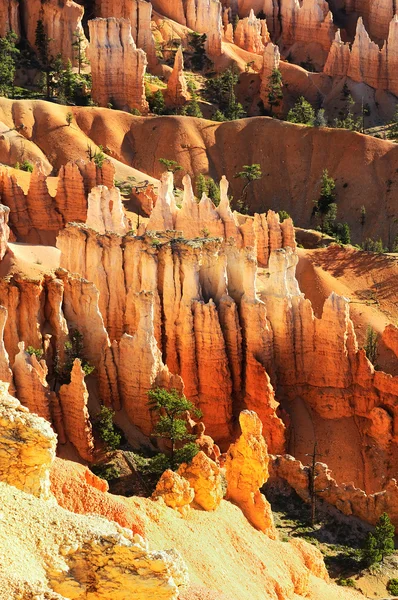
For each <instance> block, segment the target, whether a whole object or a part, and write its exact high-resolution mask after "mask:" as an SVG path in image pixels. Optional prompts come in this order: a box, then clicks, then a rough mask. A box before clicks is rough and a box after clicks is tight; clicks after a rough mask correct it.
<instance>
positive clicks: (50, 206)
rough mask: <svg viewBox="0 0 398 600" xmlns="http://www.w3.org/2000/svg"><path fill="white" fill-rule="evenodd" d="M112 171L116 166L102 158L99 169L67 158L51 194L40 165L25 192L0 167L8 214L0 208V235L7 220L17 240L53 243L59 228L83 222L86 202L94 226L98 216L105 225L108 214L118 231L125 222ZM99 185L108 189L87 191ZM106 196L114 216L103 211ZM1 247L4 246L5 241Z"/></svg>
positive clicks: (0, 179)
mask: <svg viewBox="0 0 398 600" xmlns="http://www.w3.org/2000/svg"><path fill="white" fill-rule="evenodd" d="M114 174H115V169H114V167H113V165H112V163H111V162H110V161H105V162H104V164H103V165H102V168H101V169H100V168H99V167H98V166H96V165H95V164H94V163H93V162H84V161H76V162H68V163H66V165H65V166H63V167H61V169H60V170H59V173H58V178H57V186H56V192H55V197H53V196H51V195H50V193H49V185H48V181H49V180H48V178H47V176H45V175H44V173H43V172H42V171H41V170H40V169H36V170H35V171H34V172H33V173H32V175H31V176H30V178H29V184H28V190H27V192H26V193H25V191H24V190H23V189H22V187H21V186H20V185H19V183H18V181H17V178H16V176H15V174H10V173H9V171H8V170H7V169H6V168H0V194H1V198H2V201H3V203H4V204H5V205H6V207H8V209H9V211H8V214H7V210H5V211H4V212H3V215H4V216H3V220H4V224H3V226H2V231H3V238H4V237H7V231H8V229H7V227H8V225H7V224H8V223H9V225H10V227H11V230H12V232H13V234H15V236H16V238H17V240H18V241H23V242H28V243H45V244H55V239H56V236H57V234H58V232H59V230H60V229H62V227H63V226H64V225H65V224H66V223H69V222H77V223H79V222H82V223H85V222H86V220H87V218H88V213H87V211H88V207H89V205H90V217H89V218H90V222H91V224H92V225H93V226H94V227H97V224H98V221H99V220H102V221H103V222H104V225H103V226H105V221H104V219H105V220H106V222H108V221H109V218H110V219H111V221H112V219H113V220H114V221H115V219H116V220H117V221H118V223H116V221H115V222H114V223H113V222H112V226H111V229H113V227H115V228H116V231H120V228H122V229H123V228H124V227H125V224H124V218H123V217H122V216H121V215H120V211H121V204H120V194H119V192H118V190H116V189H115V188H114V187H113V186H114ZM98 185H99V186H105V188H106V189H107V190H108V188H109V191H107V192H106V193H105V191H104V192H103V193H101V191H98V190H97V191H93V194H92V195H89V192H91V191H92V190H93V188H96V186H98ZM101 189H102V188H101ZM104 194H105V195H104ZM118 194H119V195H118ZM105 196H108V202H109V203H110V202H112V206H113V205H114V208H113V209H112V212H113V213H114V216H112V215H111V216H110V217H109V216H108V213H109V209H108V210H106V211H105V208H106V200H105ZM101 206H102V208H101ZM104 211H105V212H106V214H105V213H104ZM116 211H117V212H118V217H117V218H116ZM98 226H99V225H98ZM123 230H124V231H125V229H123ZM2 247H3V250H4V243H3V246H2Z"/></svg>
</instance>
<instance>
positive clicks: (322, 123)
mask: <svg viewBox="0 0 398 600" xmlns="http://www.w3.org/2000/svg"><path fill="white" fill-rule="evenodd" d="M314 127H327V120H326V117H325V109H324V108H320V109H319V110H317V111H316V115H315V119H314Z"/></svg>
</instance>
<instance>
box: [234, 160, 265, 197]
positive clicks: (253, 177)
mask: <svg viewBox="0 0 398 600" xmlns="http://www.w3.org/2000/svg"><path fill="white" fill-rule="evenodd" d="M262 176H263V174H262V171H261V167H260V165H259V164H254V165H243V167H242V171H238V173H235V175H234V177H235V178H238V179H244V180H246V183H245V185H244V186H243V190H242V195H241V198H240V200H241V202H242V206H246V196H247V191H248V188H249V186H250V184H252V183H253V182H254V181H257V180H258V179H261V178H262Z"/></svg>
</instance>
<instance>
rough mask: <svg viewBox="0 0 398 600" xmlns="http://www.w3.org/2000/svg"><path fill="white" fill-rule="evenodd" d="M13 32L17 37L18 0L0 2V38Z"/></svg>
mask: <svg viewBox="0 0 398 600" xmlns="http://www.w3.org/2000/svg"><path fill="white" fill-rule="evenodd" d="M7 31H13V32H14V33H16V34H17V36H18V37H19V35H20V24H19V0H1V2H0V36H1V37H3V36H5V35H6V33H7Z"/></svg>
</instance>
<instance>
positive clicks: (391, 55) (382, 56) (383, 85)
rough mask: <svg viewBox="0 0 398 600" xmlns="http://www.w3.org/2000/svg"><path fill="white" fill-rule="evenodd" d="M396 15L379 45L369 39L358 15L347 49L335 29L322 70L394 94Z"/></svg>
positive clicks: (396, 90)
mask: <svg viewBox="0 0 398 600" xmlns="http://www.w3.org/2000/svg"><path fill="white" fill-rule="evenodd" d="M397 65H398V16H397V15H395V16H394V17H393V19H392V21H391V22H390V24H389V30H388V37H387V39H386V41H385V42H384V45H383V47H382V48H381V49H380V48H379V46H378V45H377V44H376V43H375V42H374V41H372V40H371V38H370V36H369V34H368V32H367V30H366V28H365V25H364V23H363V20H362V18H359V19H358V23H357V29H356V34H355V39H354V43H353V44H352V47H351V49H350V47H349V45H348V44H344V43H343V42H342V41H341V36H340V34H339V33H337V34H336V37H335V40H334V41H333V44H332V46H331V49H330V52H329V55H328V59H327V61H326V64H325V68H324V72H325V73H326V74H327V75H330V76H331V77H341V76H348V77H350V78H351V79H353V80H354V81H357V82H359V83H366V84H367V85H369V86H371V87H373V88H375V89H382V90H388V91H389V92H391V93H392V94H395V95H397V94H398V76H397Z"/></svg>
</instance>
